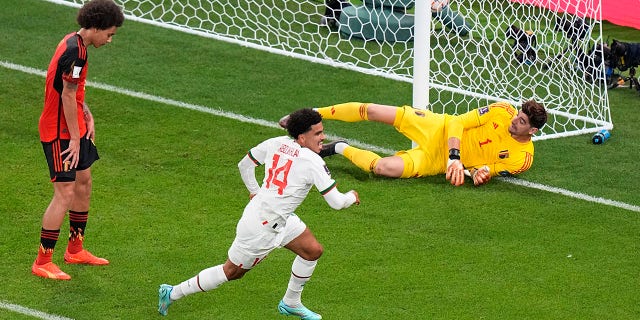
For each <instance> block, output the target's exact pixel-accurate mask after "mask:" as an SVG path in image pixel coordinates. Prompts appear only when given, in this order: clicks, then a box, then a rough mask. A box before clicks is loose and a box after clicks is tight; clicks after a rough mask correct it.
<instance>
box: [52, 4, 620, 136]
mask: <svg viewBox="0 0 640 320" xmlns="http://www.w3.org/2000/svg"><path fill="white" fill-rule="evenodd" d="M46 1H50V2H55V3H61V4H66V5H72V6H80V5H81V4H82V3H83V2H84V1H83V0H46ZM115 1H116V3H118V4H119V5H121V7H122V8H123V10H124V12H125V14H126V15H127V17H128V19H130V20H136V21H140V22H145V23H151V24H154V25H158V26H162V27H167V28H172V29H177V30H180V31H184V32H189V33H195V34H198V35H202V36H205V37H210V38H214V39H218V40H223V41H228V42H232V43H238V44H241V45H244V46H248V47H253V48H256V49H260V50H265V51H269V52H272V53H276V54H282V55H286V56H290V57H293V58H299V59H305V60H309V61H312V62H316V63H322V64H328V65H331V66H335V67H340V68H346V69H350V70H354V71H357V72H363V73H367V74H372V75H376V76H381V77H386V78H390V79H395V80H398V81H405V82H409V83H413V85H414V99H415V92H424V94H425V97H427V99H428V100H427V101H429V103H428V104H429V106H428V107H429V108H430V109H432V110H433V111H435V112H447V113H455V114H460V113H464V112H466V111H467V110H470V109H473V108H476V107H479V106H483V105H487V104H489V103H492V102H495V101H509V102H511V103H513V104H514V105H515V106H519V105H520V104H521V102H522V101H524V100H528V99H535V100H537V101H539V102H542V103H544V104H545V106H546V107H547V109H548V111H549V116H550V117H549V121H548V122H547V125H546V126H545V127H544V128H543V130H542V132H541V133H540V134H539V135H537V136H536V137H534V139H537V140H539V139H547V138H555V137H560V136H570V135H578V134H584V133H590V132H596V131H599V130H600V129H611V128H612V127H613V124H612V122H611V115H610V112H609V102H608V98H607V86H606V84H607V83H606V82H607V75H606V66H605V63H604V61H605V56H606V54H607V52H606V50H603V49H602V44H603V43H605V40H604V39H603V37H602V25H601V20H600V17H601V13H600V11H601V5H600V1H601V0H579V1H578V0H559V1H549V0H432V2H430V3H431V5H430V6H429V7H428V10H427V14H428V15H430V17H423V16H422V15H423V13H420V12H416V8H415V3H414V1H412V0H295V1H291V0H115ZM325 1H326V2H325ZM327 3H328V4H330V6H331V7H332V9H328V8H327ZM422 11H424V10H422ZM427 18H430V19H427ZM425 19H427V21H430V23H429V25H428V26H427V30H428V31H427V33H426V34H425V35H422V36H424V37H428V40H429V41H428V43H430V45H429V50H416V52H417V51H428V52H427V55H426V56H421V55H420V56H415V53H416V52H414V44H415V42H416V41H414V40H415V39H414V31H415V30H414V29H415V28H414V23H415V22H416V21H418V22H420V21H425ZM419 36H420V35H419ZM418 43H422V42H418ZM416 49H420V48H416ZM427 57H428V58H427ZM417 59H428V60H429V63H428V64H427V66H428V67H427V69H426V70H427V73H428V75H427V77H426V79H427V81H426V82H425V81H414V77H415V75H414V74H413V72H414V60H417ZM409 99H410V97H407V100H409ZM407 104H410V101H407Z"/></svg>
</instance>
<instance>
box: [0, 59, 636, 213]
mask: <svg viewBox="0 0 640 320" xmlns="http://www.w3.org/2000/svg"><path fill="white" fill-rule="evenodd" d="M0 66H2V67H5V68H7V69H12V70H16V71H21V72H24V73H28V74H32V75H38V76H41V77H45V76H46V72H45V71H43V70H38V69H34V68H31V67H26V66H21V65H17V64H14V63H11V62H8V61H0ZM87 86H89V87H94V88H98V89H103V90H107V91H111V92H116V93H119V94H123V95H127V96H131V97H135V98H140V99H144V100H149V101H154V102H158V103H162V104H167V105H171V106H175V107H180V108H184V109H189V110H195V111H200V112H205V113H209V114H212V115H215V116H219V117H225V118H229V119H233V120H237V121H240V122H245V123H251V124H256V125H260V126H265V127H270V128H280V126H279V125H278V124H277V123H273V122H271V121H267V120H263V119H256V118H251V117H247V116H243V115H239V114H236V113H232V112H227V111H223V110H215V109H211V108H209V107H206V106H201V105H195V104H190V103H186V102H182V101H176V100H172V99H167V98H163V97H159V96H154V95H150V94H147V93H142V92H137V91H131V90H128V89H124V88H119V87H115V86H112V85H108V84H102V83H98V82H92V81H87ZM327 138H328V139H330V140H336V139H339V138H340V137H336V136H331V135H328V136H327ZM349 143H350V144H352V145H354V146H357V147H361V148H364V149H368V150H371V151H374V152H378V153H382V154H394V153H395V150H391V149H387V148H384V147H379V146H374V145H370V144H366V143H363V142H360V141H357V140H354V139H351V138H349ZM497 179H499V180H501V181H504V182H507V183H511V184H515V185H519V186H523V187H528V188H533V189H538V190H543V191H548V192H551V193H556V194H561V195H564V196H568V197H571V198H576V199H581V200H584V201H589V202H594V203H599V204H604V205H608V206H613V207H618V208H621V209H625V210H630V211H635V212H640V206H637V205H632V204H628V203H624V202H620V201H614V200H609V199H605V198H600V197H594V196H590V195H586V194H582V193H578V192H573V191H569V190H565V189H561V188H556V187H551V186H546V185H543V184H539V183H535V182H529V181H526V180H522V179H518V178H504V177H498V178H497Z"/></svg>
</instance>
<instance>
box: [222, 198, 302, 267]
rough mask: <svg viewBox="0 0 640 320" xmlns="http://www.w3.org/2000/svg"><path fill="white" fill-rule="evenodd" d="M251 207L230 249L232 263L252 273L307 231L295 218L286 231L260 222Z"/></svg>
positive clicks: (292, 217) (290, 220)
mask: <svg viewBox="0 0 640 320" xmlns="http://www.w3.org/2000/svg"><path fill="white" fill-rule="evenodd" d="M250 207H251V206H248V207H247V208H245V213H244V214H243V215H242V218H240V221H238V225H237V226H236V238H235V239H234V240H233V243H232V244H231V247H229V252H228V254H229V260H231V262H233V264H235V265H237V266H239V267H240V268H242V269H252V268H253V267H254V266H255V265H256V264H258V263H259V262H260V261H262V259H264V258H265V257H266V256H267V255H268V254H269V253H270V252H271V251H273V250H274V249H277V248H282V247H284V246H286V245H287V244H288V243H289V242H291V241H292V240H293V239H295V238H297V237H298V236H300V235H301V234H302V232H304V230H305V229H306V228H307V226H306V225H305V223H304V222H303V221H302V220H300V218H299V217H298V216H297V215H295V214H292V215H291V216H290V217H289V218H288V219H287V222H286V223H285V226H284V228H280V227H278V226H275V228H274V225H273V223H269V222H268V221H267V222H266V223H265V221H261V220H262V219H260V217H259V215H258V213H256V212H251V211H249V210H251V208H250Z"/></svg>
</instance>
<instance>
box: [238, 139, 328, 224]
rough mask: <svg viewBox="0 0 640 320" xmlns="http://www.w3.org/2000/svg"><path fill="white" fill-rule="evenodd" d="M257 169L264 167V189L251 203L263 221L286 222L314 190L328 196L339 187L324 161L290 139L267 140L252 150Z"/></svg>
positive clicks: (249, 154)
mask: <svg viewBox="0 0 640 320" xmlns="http://www.w3.org/2000/svg"><path fill="white" fill-rule="evenodd" d="M248 156H249V158H250V159H251V160H253V162H254V163H255V164H256V165H262V164H264V166H265V175H264V180H263V182H262V186H261V187H260V190H259V191H258V193H257V195H256V196H255V197H254V198H253V199H252V200H251V202H252V206H253V207H254V208H259V211H260V219H264V221H269V223H270V224H271V223H280V225H284V222H285V221H286V220H287V218H288V217H289V216H291V215H292V214H293V213H294V212H295V210H296V208H297V207H298V206H299V205H300V204H301V203H302V201H303V200H304V198H306V196H307V194H308V193H309V190H311V187H312V186H314V185H315V186H316V189H318V191H320V193H321V194H323V195H324V194H326V193H327V192H329V191H331V190H332V189H333V188H335V186H336V182H335V180H333V179H332V178H331V173H330V172H329V169H328V168H327V166H326V164H325V162H324V160H322V158H321V157H320V156H319V155H318V154H317V153H315V152H313V151H312V150H310V149H308V148H303V147H301V146H300V145H299V144H298V143H297V142H296V141H295V140H293V139H292V138H291V137H288V136H281V137H276V138H271V139H268V140H266V141H264V142H262V143H260V144H259V145H257V146H255V147H254V148H252V149H251V150H249V153H248Z"/></svg>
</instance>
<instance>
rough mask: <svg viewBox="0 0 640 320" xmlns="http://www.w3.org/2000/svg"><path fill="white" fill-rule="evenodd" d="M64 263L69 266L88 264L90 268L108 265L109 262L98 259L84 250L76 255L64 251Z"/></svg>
mask: <svg viewBox="0 0 640 320" xmlns="http://www.w3.org/2000/svg"><path fill="white" fill-rule="evenodd" d="M64 262H66V263H71V264H90V265H92V266H104V265H107V264H109V260H107V259H103V258H98V257H96V256H94V255H92V254H91V252H89V251H87V250H85V249H82V251H80V252H78V253H70V252H69V250H66V251H65V253H64Z"/></svg>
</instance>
